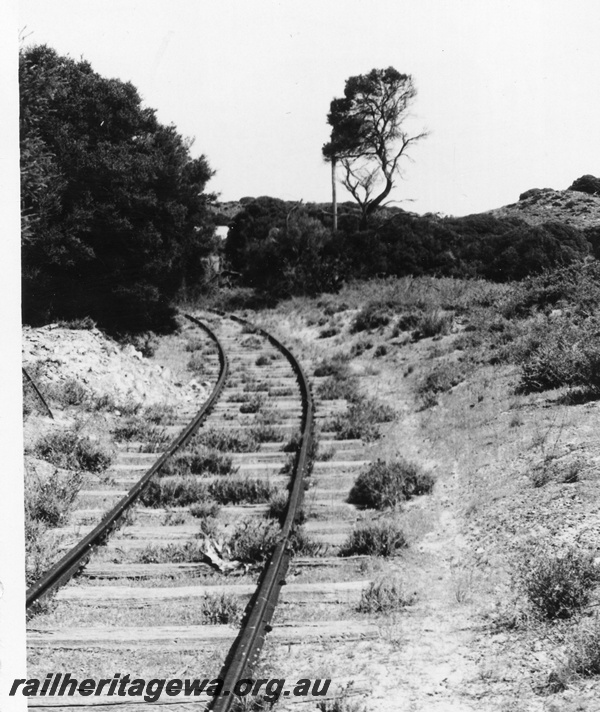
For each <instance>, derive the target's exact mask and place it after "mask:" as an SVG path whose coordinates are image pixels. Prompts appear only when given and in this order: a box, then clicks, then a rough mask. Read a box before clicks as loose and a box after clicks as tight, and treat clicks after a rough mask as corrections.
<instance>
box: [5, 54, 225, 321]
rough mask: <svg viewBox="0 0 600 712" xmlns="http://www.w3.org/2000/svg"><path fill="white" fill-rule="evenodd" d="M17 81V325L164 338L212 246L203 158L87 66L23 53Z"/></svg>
mask: <svg viewBox="0 0 600 712" xmlns="http://www.w3.org/2000/svg"><path fill="white" fill-rule="evenodd" d="M19 80H20V81H19V84H20V111H21V124H20V128H21V207H22V228H23V229H22V260H23V316H24V320H25V321H26V322H28V323H31V324H34V325H36V324H42V323H46V322H47V321H49V320H52V319H58V318H64V319H76V318H81V317H88V316H89V317H92V318H93V319H94V320H95V321H96V322H97V323H98V326H100V327H102V328H105V329H107V330H110V331H112V332H124V331H146V330H149V329H152V330H154V331H157V332H164V331H167V330H169V329H171V328H172V327H173V326H174V321H173V314H174V312H173V309H172V307H171V306H170V300H171V299H172V297H173V296H174V295H175V294H176V293H177V292H178V290H179V289H180V288H181V286H182V284H183V283H184V282H185V284H186V285H187V287H188V288H189V287H192V288H193V287H195V286H197V285H199V284H200V283H201V282H202V280H203V277H204V272H205V266H204V265H205V262H204V258H205V257H206V256H207V255H209V254H210V253H211V251H212V250H213V247H214V244H215V243H214V238H213V227H212V223H211V220H210V219H209V216H208V212H207V202H208V201H209V200H210V197H211V196H209V195H207V194H206V193H205V192H204V189H205V186H206V183H207V182H208V180H209V179H210V177H211V175H212V171H211V169H210V167H209V165H208V163H207V161H206V159H205V157H204V156H200V157H199V158H192V157H191V155H190V151H189V148H190V142H189V141H186V140H185V139H183V138H182V137H181V136H180V135H179V134H178V133H177V132H176V131H175V129H174V128H173V127H172V126H164V125H162V124H160V123H159V122H158V121H157V119H156V116H155V112H154V110H152V109H148V108H145V107H143V106H142V103H141V99H140V96H139V94H138V92H137V90H136V89H135V87H133V86H132V85H131V84H129V83H126V82H122V81H119V80H117V79H106V78H104V77H101V76H100V75H99V74H97V73H96V72H94V71H93V70H92V68H91V66H90V65H89V63H87V62H85V61H75V60H72V59H70V58H68V57H61V56H59V55H58V54H57V53H56V52H55V51H54V50H52V49H50V48H49V47H46V46H36V47H29V48H27V49H24V50H22V52H21V55H20V63H19Z"/></svg>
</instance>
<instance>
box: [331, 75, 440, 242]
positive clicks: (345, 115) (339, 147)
mask: <svg viewBox="0 0 600 712" xmlns="http://www.w3.org/2000/svg"><path fill="white" fill-rule="evenodd" d="M416 94H417V90H416V89H415V86H414V83H413V79H412V77H411V76H410V75H409V74H401V73H400V72H398V71H397V70H396V69H394V68H393V67H388V68H387V69H372V70H371V71H370V72H369V73H368V74H359V75H357V76H354V77H350V78H349V79H347V80H346V85H345V89H344V97H343V98H338V99H333V101H332V102H331V105H330V111H329V114H328V116H327V122H328V123H329V125H330V126H331V127H332V128H331V140H330V141H329V143H326V144H325V145H324V146H323V156H324V157H325V159H326V160H328V161H331V163H332V170H333V171H335V166H336V164H337V163H338V162H339V163H340V164H341V166H342V168H343V178H342V183H343V185H344V186H345V187H346V189H347V190H348V191H349V192H350V194H351V195H352V197H353V198H354V199H355V200H356V202H357V203H358V205H359V207H360V210H361V226H362V227H363V228H364V227H366V226H367V221H368V218H369V215H371V214H372V213H373V212H374V211H375V210H376V209H377V208H378V207H379V206H380V205H381V204H382V203H383V201H384V200H385V199H386V198H387V196H388V195H389V194H390V191H391V190H392V188H393V187H394V180H395V177H396V175H398V174H399V173H400V159H401V158H402V157H403V156H406V155H407V149H408V147H409V146H410V145H412V144H413V143H416V142H417V141H419V140H420V139H422V138H424V137H425V136H426V135H427V132H421V133H418V134H415V135H412V136H411V135H409V134H408V132H407V131H406V129H405V127H404V123H405V120H406V118H407V116H408V110H409V107H410V105H411V104H412V101H413V99H414V98H415V96H416Z"/></svg>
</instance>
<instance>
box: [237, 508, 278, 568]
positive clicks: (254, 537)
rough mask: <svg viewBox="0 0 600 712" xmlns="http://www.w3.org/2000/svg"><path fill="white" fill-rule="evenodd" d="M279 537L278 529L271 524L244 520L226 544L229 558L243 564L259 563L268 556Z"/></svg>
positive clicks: (259, 520) (262, 520)
mask: <svg viewBox="0 0 600 712" xmlns="http://www.w3.org/2000/svg"><path fill="white" fill-rule="evenodd" d="M279 535H280V532H279V528H278V527H277V525H276V524H274V523H273V522H270V521H268V520H266V519H246V520H244V521H242V522H240V523H239V524H238V525H237V526H236V527H235V529H234V531H233V533H232V535H231V536H230V538H229V540H228V542H227V546H228V549H229V552H230V556H231V558H232V559H235V560H237V561H241V562H243V563H248V564H258V563H261V562H263V561H265V560H266V559H267V557H268V556H270V554H271V552H272V551H273V549H274V548H275V544H276V543H277V539H278V537H279Z"/></svg>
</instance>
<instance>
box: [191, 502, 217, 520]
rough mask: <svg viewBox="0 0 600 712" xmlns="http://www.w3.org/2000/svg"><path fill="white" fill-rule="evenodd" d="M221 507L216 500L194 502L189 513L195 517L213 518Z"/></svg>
mask: <svg viewBox="0 0 600 712" xmlns="http://www.w3.org/2000/svg"><path fill="white" fill-rule="evenodd" d="M220 510H221V507H220V506H219V505H218V504H217V503H216V502H196V503H195V504H192V505H191V506H190V510H189V511H190V514H191V515H192V517H196V519H214V518H215V517H217V516H218V514H219V512H220Z"/></svg>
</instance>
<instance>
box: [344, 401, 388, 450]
mask: <svg viewBox="0 0 600 712" xmlns="http://www.w3.org/2000/svg"><path fill="white" fill-rule="evenodd" d="M395 416H396V414H395V411H394V410H393V409H392V408H390V407H389V406H387V405H385V404H384V403H380V402H379V401H376V400H374V399H370V398H357V399H355V401H354V402H353V403H351V404H350V406H349V408H348V410H347V412H346V413H343V414H341V415H338V416H336V417H335V418H333V420H332V422H331V424H330V427H331V428H332V429H333V431H334V432H335V433H336V434H337V436H338V438H340V440H353V439H355V438H361V439H362V440H365V441H367V442H369V441H373V440H377V439H378V438H379V437H381V434H380V432H379V428H378V427H377V424H378V423H389V422H391V421H392V420H394V418H395Z"/></svg>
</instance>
